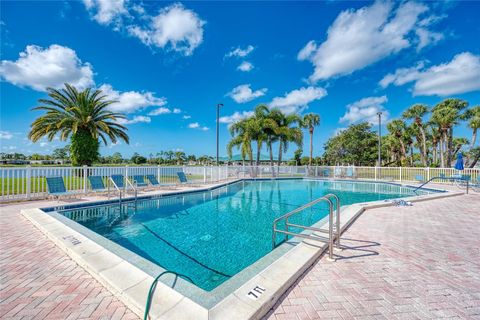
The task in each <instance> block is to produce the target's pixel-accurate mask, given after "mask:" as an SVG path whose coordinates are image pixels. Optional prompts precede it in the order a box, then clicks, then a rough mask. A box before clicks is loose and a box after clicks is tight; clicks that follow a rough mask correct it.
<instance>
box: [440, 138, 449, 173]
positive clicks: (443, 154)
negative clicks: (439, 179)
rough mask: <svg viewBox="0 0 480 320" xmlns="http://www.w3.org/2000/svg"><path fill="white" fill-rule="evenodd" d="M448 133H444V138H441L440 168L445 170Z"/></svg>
mask: <svg viewBox="0 0 480 320" xmlns="http://www.w3.org/2000/svg"><path fill="white" fill-rule="evenodd" d="M446 136H447V135H446V133H445V132H442V137H441V138H440V167H442V168H445V147H446V144H445V143H446V141H445V140H446Z"/></svg>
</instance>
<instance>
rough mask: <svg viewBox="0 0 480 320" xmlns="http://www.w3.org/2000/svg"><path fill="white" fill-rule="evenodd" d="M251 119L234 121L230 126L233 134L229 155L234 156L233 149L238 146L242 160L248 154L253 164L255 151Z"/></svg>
mask: <svg viewBox="0 0 480 320" xmlns="http://www.w3.org/2000/svg"><path fill="white" fill-rule="evenodd" d="M248 121H249V119H248V118H246V119H242V120H240V121H237V122H234V123H233V124H232V125H231V126H230V129H229V130H230V134H231V135H232V137H233V138H232V140H230V142H229V143H228V145H227V152H228V157H229V158H232V149H233V148H234V147H237V148H239V149H240V154H241V156H242V160H243V161H245V158H246V156H247V155H248V158H249V160H250V165H253V152H252V140H253V139H252V136H251V134H250V133H251V132H250V130H249V124H248Z"/></svg>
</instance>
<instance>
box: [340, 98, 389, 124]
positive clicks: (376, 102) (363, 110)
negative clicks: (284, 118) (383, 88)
mask: <svg viewBox="0 0 480 320" xmlns="http://www.w3.org/2000/svg"><path fill="white" fill-rule="evenodd" d="M387 101H388V99H387V96H381V97H368V98H363V99H361V100H358V101H356V102H354V103H351V104H349V105H347V111H346V112H345V115H344V116H343V117H341V118H340V121H339V122H340V123H348V124H352V123H355V122H357V121H366V122H369V123H372V124H374V123H377V122H378V115H377V113H378V112H382V121H386V120H387V119H388V116H389V113H388V111H387V110H385V108H384V106H383V105H384V104H385V103H386V102H387Z"/></svg>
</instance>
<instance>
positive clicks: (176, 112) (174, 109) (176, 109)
mask: <svg viewBox="0 0 480 320" xmlns="http://www.w3.org/2000/svg"><path fill="white" fill-rule="evenodd" d="M172 112H173V113H175V114H179V113H182V110H180V109H179V108H173V111H172Z"/></svg>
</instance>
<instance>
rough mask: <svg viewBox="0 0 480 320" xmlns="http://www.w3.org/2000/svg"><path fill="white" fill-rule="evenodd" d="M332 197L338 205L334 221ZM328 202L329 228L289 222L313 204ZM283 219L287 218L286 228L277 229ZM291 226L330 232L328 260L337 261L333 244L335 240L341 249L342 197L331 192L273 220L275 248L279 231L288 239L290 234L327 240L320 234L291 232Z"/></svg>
mask: <svg viewBox="0 0 480 320" xmlns="http://www.w3.org/2000/svg"><path fill="white" fill-rule="evenodd" d="M332 198H333V199H334V201H335V204H336V206H337V208H336V219H335V220H336V221H335V222H334V218H333V215H334V213H333V211H334V210H333V209H334V202H333V201H332ZM322 201H324V202H327V203H328V209H329V212H328V229H321V228H315V227H309V226H302V225H298V224H294V223H290V222H289V218H290V217H291V216H293V215H295V214H297V213H300V212H302V211H303V210H305V209H307V208H309V207H311V206H313V205H316V204H317V203H319V202H322ZM281 220H285V230H282V229H277V223H278V222H279V221H281ZM289 227H294V228H301V229H305V230H310V231H313V232H321V233H328V258H327V259H328V260H330V261H335V259H334V257H333V245H334V242H335V245H336V248H337V249H340V234H341V227H340V199H339V198H338V197H337V196H336V195H335V194H333V193H329V194H327V195H325V196H323V197H320V198H318V199H315V200H313V201H311V202H309V203H307V204H304V205H303V206H301V207H298V208H297V209H294V210H292V211H290V212H288V213H286V214H284V215H283V216H281V217H278V218H277V219H275V220H274V221H273V227H272V228H273V232H272V248H275V247H276V236H277V233H283V234H285V235H286V236H287V239H286V240H288V236H289V235H290V236H295V237H299V238H305V239H309V240H315V241H319V242H323V243H325V242H327V241H326V240H325V238H323V237H318V236H313V235H312V234H304V233H295V232H291V231H289Z"/></svg>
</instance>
